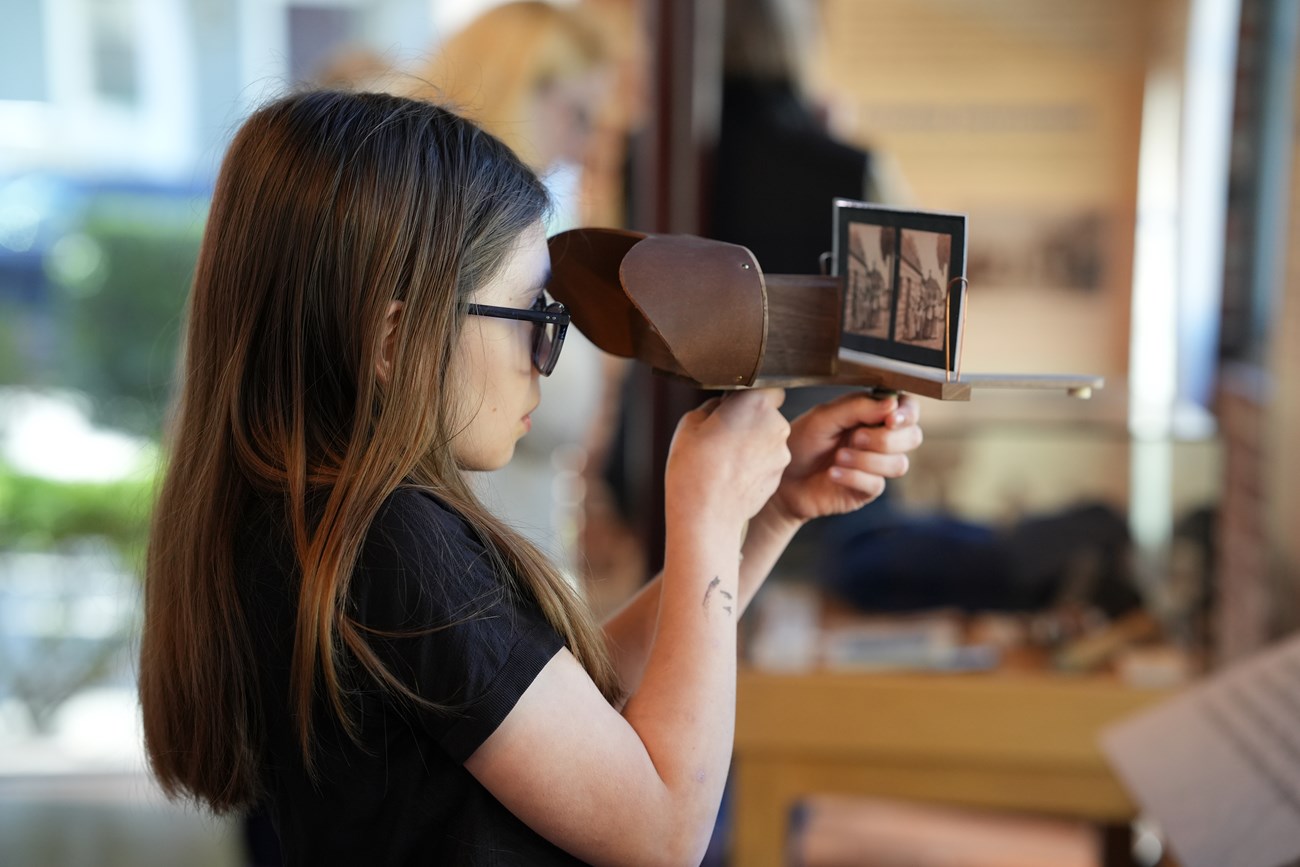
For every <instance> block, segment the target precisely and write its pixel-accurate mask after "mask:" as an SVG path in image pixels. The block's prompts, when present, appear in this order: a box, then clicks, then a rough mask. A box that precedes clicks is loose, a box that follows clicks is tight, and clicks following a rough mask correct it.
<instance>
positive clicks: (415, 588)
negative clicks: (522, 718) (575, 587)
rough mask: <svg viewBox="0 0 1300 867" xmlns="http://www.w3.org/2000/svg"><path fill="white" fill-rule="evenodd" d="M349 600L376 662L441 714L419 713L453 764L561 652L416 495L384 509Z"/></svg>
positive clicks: (404, 492)
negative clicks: (433, 704)
mask: <svg viewBox="0 0 1300 867" xmlns="http://www.w3.org/2000/svg"><path fill="white" fill-rule="evenodd" d="M349 595H350V601H351V605H352V615H353V617H354V618H355V619H356V620H357V622H359V623H360V624H361V626H362V627H363V629H364V630H365V632H364V634H365V637H366V639H367V641H368V642H369V644H370V646H371V647H372V648H373V649H374V650H375V652H376V654H377V655H378V656H379V658H380V660H381V661H382V662H383V663H384V664H385V665H386V666H388V667H389V670H390V671H392V673H393V674H394V675H396V676H397V677H398V678H399V679H401V680H402V682H403V683H405V684H407V685H408V686H409V687H411V688H412V689H413V690H414V691H415V692H416V693H417V694H419V695H421V696H422V697H424V698H425V699H428V700H429V701H431V702H433V703H435V704H438V705H441V706H443V707H445V708H446V710H445V711H438V710H432V709H426V708H417V709H416V711H415V712H416V714H417V716H418V719H419V722H420V725H421V726H422V727H423V728H424V729H425V730H426V731H427V732H428V733H429V734H430V735H431V736H432V737H433V738H434V739H435V740H436V741H437V742H438V743H439V744H440V745H441V746H442V748H443V749H444V750H445V751H446V753H447V754H448V756H449V757H450V758H452V759H453V760H454V761H456V762H459V763H463V762H464V761H465V760H466V759H468V758H469V757H470V755H472V754H473V752H474V751H475V750H476V749H478V747H479V746H480V745H481V744H482V743H483V742H484V741H485V740H487V738H488V736H489V735H491V734H492V732H494V731H495V730H496V728H497V726H498V725H500V724H501V721H502V720H504V719H505V718H506V715H507V714H509V713H510V711H511V709H513V708H514V706H515V704H516V703H517V702H518V701H519V697H520V696H521V695H523V693H524V691H525V690H526V689H527V688H528V686H529V685H530V684H531V683H532V682H533V680H534V679H535V678H536V677H537V674H538V673H539V672H540V671H541V670H542V667H543V666H545V665H546V663H547V662H549V661H550V659H551V658H552V657H554V656H555V654H556V653H557V652H559V650H560V648H561V647H562V646H563V644H564V641H563V639H562V638H561V636H560V635H559V633H557V632H556V631H555V629H554V628H552V627H551V625H550V624H549V623H548V622H547V621H546V619H545V618H544V617H543V616H542V613H541V611H540V610H539V609H538V608H537V606H536V604H535V603H533V602H532V601H531V600H527V599H519V598H517V595H516V594H514V593H512V592H511V591H510V590H509V589H508V586H507V583H506V581H505V580H504V579H503V577H502V576H501V575H500V574H499V572H498V571H497V567H496V565H495V564H494V562H493V560H492V558H491V557H490V556H489V554H488V551H487V549H486V547H485V546H484V545H483V543H482V541H481V540H480V539H479V538H478V537H477V535H476V534H475V533H474V531H473V530H472V529H471V528H470V526H469V525H468V523H466V522H465V520H464V519H463V518H461V517H460V516H459V515H457V514H456V513H455V512H453V511H452V510H451V509H449V508H448V507H447V506H446V505H444V504H443V503H441V502H440V501H439V500H437V499H436V498H435V497H434V496H433V495H431V494H429V493H426V492H424V491H421V490H418V489H414V488H401V489H398V490H397V491H395V492H394V493H393V494H391V495H390V496H389V497H388V499H387V500H385V502H384V504H383V506H381V508H380V510H379V512H378V514H377V515H376V517H375V520H374V522H373V523H372V524H371V527H370V530H369V532H368V533H367V535H366V541H365V544H364V546H363V548H362V551H361V557H360V560H359V562H358V566H357V569H356V571H355V572H354V574H353V579H352V585H351V587H350V591H349Z"/></svg>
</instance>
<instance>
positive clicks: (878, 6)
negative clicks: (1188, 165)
mask: <svg viewBox="0 0 1300 867" xmlns="http://www.w3.org/2000/svg"><path fill="white" fill-rule="evenodd" d="M1168 5H1169V4H1164V6H1168ZM1175 5H1178V4H1175ZM1160 6H1161V4H1148V3H1131V2H1127V0H1076V2H1042V0H991V2H981V3H969V2H963V0H826V2H825V4H824V6H823V11H824V15H825V19H826V22H825V23H826V33H827V37H826V44H825V46H824V51H823V52H822V53H821V55H820V58H821V63H820V65H819V74H820V77H821V78H822V79H823V80H824V81H825V82H826V83H827V85H828V89H829V90H830V91H831V92H834V93H835V94H836V95H837V97H838V98H839V99H840V100H841V102H842V103H843V104H844V106H845V107H846V109H847V110H846V111H844V112H843V113H841V114H840V115H839V117H840V118H841V119H845V118H846V119H847V120H846V122H845V124H844V129H845V131H846V132H848V134H849V135H850V137H851V138H853V139H854V140H856V141H858V142H860V143H862V144H867V145H870V146H873V147H875V148H878V149H879V150H881V151H884V152H887V153H888V154H890V155H891V156H892V157H893V158H894V159H895V160H896V162H897V165H898V167H899V169H900V170H901V173H902V175H903V177H904V179H905V181H906V182H907V185H908V186H909V187H910V189H911V192H912V194H913V197H914V203H915V204H916V205H917V206H918V207H923V208H928V209H936V210H954V211H965V212H968V213H970V215H971V224H970V239H971V240H970V254H971V280H972V286H971V293H972V298H971V315H970V318H969V320H968V328H967V354H966V359H965V360H966V367H967V369H969V370H972V371H974V370H980V369H983V370H1000V369H1006V370H1025V371H1042V372H1052V371H1063V370H1072V369H1082V370H1088V371H1095V372H1099V373H1103V374H1107V375H1111V376H1114V375H1116V374H1123V373H1124V372H1126V371H1127V366H1128V364H1127V359H1128V351H1129V345H1128V336H1129V335H1128V318H1129V305H1130V294H1129V291H1130V284H1131V282H1132V249H1133V228H1134V223H1133V216H1134V209H1135V202H1136V177H1137V154H1138V133H1139V127H1140V119H1141V101H1142V89H1143V84H1144V81H1145V77H1146V71H1147V67H1148V62H1149V60H1150V56H1151V51H1152V49H1153V45H1152V41H1151V39H1150V37H1149V35H1150V33H1151V32H1152V29H1153V28H1152V21H1151V17H1152V9H1153V8H1156V7H1160ZM1161 26H1165V23H1164V22H1162V23H1161Z"/></svg>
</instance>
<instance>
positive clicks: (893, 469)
mask: <svg viewBox="0 0 1300 867" xmlns="http://www.w3.org/2000/svg"><path fill="white" fill-rule="evenodd" d="M835 465H836V466H838V467H845V468H848V469H852V470H861V471H862V472H864V473H874V474H875V475H877V476H884V477H885V478H887V479H897V478H900V477H902V476H903V475H905V474H906V473H907V468H908V467H909V466H910V465H911V462H910V461H909V459H908V457H907V455H903V454H880V453H878V452H863V451H858V450H857V449H838V450H837V451H836V452H835Z"/></svg>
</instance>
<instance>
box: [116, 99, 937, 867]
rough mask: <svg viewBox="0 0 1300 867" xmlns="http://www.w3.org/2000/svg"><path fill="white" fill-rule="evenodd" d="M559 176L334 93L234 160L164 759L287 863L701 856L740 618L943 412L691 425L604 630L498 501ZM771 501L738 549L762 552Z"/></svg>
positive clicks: (181, 549) (215, 260) (763, 396)
mask: <svg viewBox="0 0 1300 867" xmlns="http://www.w3.org/2000/svg"><path fill="white" fill-rule="evenodd" d="M546 205H547V202H546V196H545V193H544V190H543V188H542V186H541V185H540V184H539V183H538V181H537V179H536V177H535V176H534V175H533V174H532V173H531V172H530V171H529V170H528V169H527V168H526V167H525V166H524V165H523V164H522V163H521V162H520V161H519V160H518V159H517V158H516V157H515V156H514V155H513V154H512V153H511V152H510V151H509V150H508V149H507V148H506V147H505V146H504V145H502V144H501V143H500V142H499V141H497V140H496V139H494V138H492V137H491V136H489V135H487V134H486V133H484V132H482V131H481V130H479V129H478V128H477V127H475V126H473V125H472V124H470V123H469V122H467V121H465V120H463V119H461V118H459V117H457V116H455V115H453V114H450V113H448V112H446V111H444V110H442V109H440V108H437V107H435V106H433V105H431V104H428V103H423V102H418V101H412V100H407V99H403V98H399V97H393V96H385V95H377V94H343V93H330V92H316V93H305V94H299V95H294V96H290V97H287V98H284V99H281V100H279V101H277V102H275V103H272V104H271V105H269V106H267V107H265V108H263V109H261V110H260V111H258V112H257V113H255V114H254V115H253V116H252V117H251V118H250V119H249V120H248V121H247V122H246V123H245V124H244V126H243V128H242V129H241V130H240V131H239V133H238V134H237V135H236V137H235V140H234V142H233V143H232V144H231V147H230V150H229V153H228V154H227V156H226V159H225V163H224V165H223V167H222V170H221V175H220V178H219V180H218V182H217V188H216V192H215V195H214V199H213V203H212V209H211V214H210V217H209V222H208V225H207V229H206V234H205V237H204V242H203V248H202V253H201V255H200V258H199V264H198V269H197V272H196V275H195V280H194V287H193V292H192V295H191V298H190V302H189V305H190V306H189V311H188V317H189V319H188V327H187V333H186V346H185V355H184V362H183V364H184V368H183V374H184V375H183V380H182V385H181V391H180V396H179V401H178V405H177V407H176V411H175V412H176V414H175V417H174V419H173V428H172V431H171V435H172V440H171V443H170V448H169V466H168V468H167V471H166V475H165V478H164V481H163V486H162V490H161V494H160V498H159V501H158V503H157V506H156V509H155V519H154V527H153V532H152V535H151V539H150V545H149V554H148V563H147V576H146V600H145V627H144V638H143V644H142V649H141V666H140V669H141V670H140V693H141V703H142V705H143V709H144V719H145V738H146V746H147V749H148V752H149V756H150V759H151V761H152V765H153V770H154V773H155V774H156V776H157V778H158V780H159V782H160V783H161V785H162V786H163V788H164V789H165V790H166V791H167V792H168V793H170V794H172V795H173V796H177V795H181V796H189V797H193V798H196V799H198V800H200V801H202V802H204V803H206V804H207V805H208V806H209V807H211V808H212V809H213V810H215V811H217V812H227V811H233V810H240V809H243V808H245V807H248V806H250V805H254V804H259V803H261V804H265V805H267V806H268V807H269V809H270V811H271V813H272V815H273V817H274V819H275V821H276V824H277V827H278V829H279V831H280V834H281V836H282V839H283V844H284V848H285V851H286V854H287V856H288V860H289V861H290V862H291V863H297V864H313V865H320V864H349V865H351V864H367V865H374V864H402V865H405V864H552V863H553V864H568V863H578V862H582V861H585V862H591V863H600V864H621V865H622V864H643V863H644V864H652V863H663V864H672V865H682V864H689V863H694V862H698V860H699V859H700V858H701V856H702V853H703V851H704V847H705V844H706V842H707V840H708V836H709V832H710V829H711V828H712V825H713V820H714V815H715V813H716V811H717V808H718V804H719V800H720V798H721V794H722V787H723V782H724V780H725V777H726V773H727V764H728V760H729V758H730V752H731V742H732V724H733V719H734V713H735V703H734V692H735V674H736V652H735V636H736V621H737V619H738V618H739V616H740V614H741V613H742V612H743V611H744V609H745V606H746V605H747V604H748V602H749V600H750V599H751V598H752V596H753V595H754V592H755V591H756V590H757V589H758V587H759V585H760V584H761V583H762V580H763V578H764V577H765V575H766V573H767V572H768V571H769V569H770V568H771V567H772V565H773V563H774V562H775V560H776V558H777V557H778V555H779V554H780V552H781V551H782V550H783V549H784V547H785V545H786V543H787V542H788V541H789V540H790V538H791V536H792V535H793V534H794V532H795V530H796V529H797V528H798V527H799V526H800V524H802V523H803V522H805V521H807V520H808V519H809V518H812V517H815V516H817V515H822V514H829V513H833V512H842V511H846V510H850V509H853V508H856V507H857V506H860V505H862V504H863V503H866V502H868V501H869V500H871V499H872V498H873V497H875V496H877V495H878V494H879V493H880V491H881V489H882V488H883V485H884V478H885V477H894V476H898V475H900V474H902V473H903V472H904V471H905V470H906V467H907V458H906V455H905V454H904V453H905V452H906V451H907V450H909V449H911V448H913V447H914V446H915V445H917V444H918V443H919V442H920V431H919V429H918V428H917V426H916V412H915V407H914V406H913V405H912V404H911V403H910V402H905V403H904V404H903V405H901V406H900V405H899V404H898V403H897V402H896V401H894V400H892V399H891V400H886V401H881V402H876V401H872V400H869V399H867V398H866V397H861V396H854V397H849V398H846V399H842V400H840V401H838V402H835V403H831V404H827V405H825V406H823V407H819V408H817V409H815V410H813V411H812V412H810V413H809V414H807V415H805V416H803V417H802V418H800V419H798V420H797V421H795V422H794V424H793V425H789V424H787V423H786V422H785V420H784V419H783V418H782V417H781V415H780V413H779V412H778V411H777V410H778V406H779V404H780V402H781V399H782V395H781V393H780V392H773V391H765V392H760V391H755V392H747V393H740V394H736V395H732V396H729V397H727V398H726V399H723V400H712V401H709V402H707V403H706V404H704V405H703V406H702V407H700V408H699V409H697V410H695V411H694V412H691V413H689V414H688V415H687V416H686V417H685V418H683V420H682V422H681V424H680V425H679V427H678V430H677V434H676V437H675V439H674V442H673V446H672V450H671V455H670V458H669V462H668V469H667V475H666V488H667V492H666V493H667V502H668V510H667V516H666V517H667V550H666V554H665V563H666V565H665V567H664V571H663V574H662V575H661V576H659V577H658V578H657V579H655V580H654V581H653V582H652V583H650V584H649V585H647V586H646V587H645V589H644V590H643V591H641V592H640V593H639V594H638V595H637V596H636V597H635V598H633V600H632V601H631V602H629V603H628V604H627V605H626V606H625V607H624V608H623V609H622V611H621V612H620V613H618V614H617V615H616V616H614V617H613V618H612V619H611V620H610V622H608V623H606V624H604V626H603V627H601V626H599V625H597V624H596V623H594V622H593V619H592V616H591V615H590V613H589V612H588V611H587V610H586V609H584V607H583V604H582V601H581V599H580V598H579V597H578V596H577V595H576V594H575V593H574V591H573V590H572V588H571V587H570V586H569V585H568V584H567V583H566V582H565V581H564V580H563V578H561V577H560V575H559V574H558V573H557V571H556V570H555V569H554V568H553V567H552V566H551V565H549V564H548V563H547V562H546V561H545V560H544V559H543V558H542V557H541V556H540V555H539V554H538V553H537V552H536V550H535V549H534V548H533V547H531V546H530V545H529V544H528V543H526V542H524V541H523V540H522V539H521V538H520V537H519V536H518V535H517V534H515V533H514V532H513V531H511V530H510V529H509V528H508V527H506V526H504V525H503V524H502V523H501V522H500V521H498V520H497V519H495V518H494V517H493V516H492V515H491V514H489V513H488V512H487V511H485V510H484V509H483V508H482V507H481V506H480V505H479V504H478V503H477V502H476V500H475V498H474V496H473V494H472V493H471V490H470V487H469V486H468V484H467V482H466V474H467V473H469V472H471V471H482V470H493V469H496V468H499V467H501V466H503V465H504V464H505V463H506V462H507V461H509V460H510V457H511V454H512V452H513V450H514V448H515V443H516V442H517V441H518V440H519V438H520V437H521V436H523V435H524V434H526V433H527V431H528V429H529V424H530V422H529V414H530V412H531V411H532V410H533V409H534V408H535V407H536V406H537V404H538V399H539V390H538V380H539V376H540V375H545V374H546V373H549V372H550V370H551V369H552V368H553V367H554V365H555V361H556V358H557V356H558V355H559V352H560V349H561V347H562V346H563V339H564V332H565V327H566V325H567V317H566V314H565V313H564V310H563V308H562V307H560V305H556V304H547V302H546V298H545V295H544V294H543V287H544V286H545V284H546V282H547V277H548V274H547V272H548V256H547V248H546V243H545V238H544V236H543V231H542V228H541V227H542V223H541V220H542V217H543V214H544V211H545V209H546ZM747 520H748V521H749V532H748V534H747V537H746V538H745V540H744V547H743V551H742V554H743V556H737V551H738V546H739V545H740V540H741V535H742V527H743V526H744V525H745V522H746V521H747Z"/></svg>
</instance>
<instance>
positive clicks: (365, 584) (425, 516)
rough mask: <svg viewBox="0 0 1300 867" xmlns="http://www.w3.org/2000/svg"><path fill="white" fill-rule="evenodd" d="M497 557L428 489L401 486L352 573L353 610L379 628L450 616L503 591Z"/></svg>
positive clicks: (368, 537) (387, 502) (368, 533)
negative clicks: (412, 620) (416, 619)
mask: <svg viewBox="0 0 1300 867" xmlns="http://www.w3.org/2000/svg"><path fill="white" fill-rule="evenodd" d="M499 569H500V566H499V564H498V561H497V560H496V558H494V557H493V556H491V554H490V552H489V550H488V548H487V546H486V545H485V544H484V543H483V541H482V540H481V539H480V538H479V536H478V534H477V533H476V532H475V531H474V529H473V527H471V525H470V524H469V522H468V521H466V520H465V518H464V517H462V516H461V515H460V514H459V513H457V512H456V511H454V510H453V509H452V508H451V507H450V506H448V505H447V504H446V503H444V502H443V501H442V500H440V499H438V498H437V497H436V496H435V495H434V494H432V493H430V492H429V491H427V490H424V489H421V488H414V487H401V488H398V489H397V490H395V491H393V492H392V493H391V494H389V495H388V497H387V498H385V500H384V502H383V503H382V504H381V505H380V507H379V510H378V511H377V512H376V513H375V517H374V519H373V520H372V521H371V524H370V527H369V529H368V530H367V531H366V535H365V541H364V542H363V544H362V548H361V551H360V554H359V557H358V560H357V566H356V569H355V570H354V573H353V578H352V588H351V596H352V601H353V604H354V605H355V606H356V613H357V614H358V615H360V616H361V617H362V619H363V620H366V621H370V622H371V623H372V624H374V625H377V626H399V625H401V624H402V623H404V622H405V621H407V620H408V619H410V618H412V617H416V618H419V619H422V620H423V619H425V618H428V617H430V616H431V615H434V616H436V615H443V616H451V615H452V614H453V613H454V612H456V611H458V610H461V609H463V608H464V607H465V606H467V605H474V604H475V603H479V604H481V603H483V602H484V601H485V600H486V599H488V598H491V597H493V596H496V595H498V594H500V593H502V592H503V591H504V589H505V587H506V584H507V582H506V581H505V580H503V578H504V576H502V575H501V574H500V572H499Z"/></svg>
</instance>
